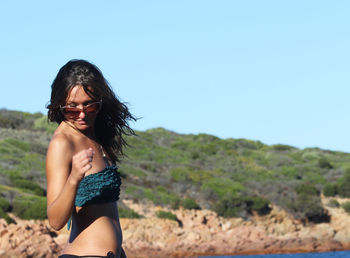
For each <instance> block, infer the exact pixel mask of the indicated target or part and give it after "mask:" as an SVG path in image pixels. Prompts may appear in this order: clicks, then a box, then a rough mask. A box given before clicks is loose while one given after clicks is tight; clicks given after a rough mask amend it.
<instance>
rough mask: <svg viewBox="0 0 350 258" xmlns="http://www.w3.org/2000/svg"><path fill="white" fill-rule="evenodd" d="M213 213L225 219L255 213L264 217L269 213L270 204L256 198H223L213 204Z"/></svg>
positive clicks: (265, 200)
mask: <svg viewBox="0 0 350 258" xmlns="http://www.w3.org/2000/svg"><path fill="white" fill-rule="evenodd" d="M213 209H214V211H215V212H216V213H217V214H218V215H219V216H223V217H226V218H230V217H239V216H243V217H244V216H245V215H251V214H252V213H253V211H254V212H257V213H258V214H259V215H266V214H268V213H269V212H270V211H271V208H270V202H269V201H268V200H267V199H264V198H261V197H258V196H231V197H228V196H227V197H225V198H223V199H221V200H219V201H218V202H217V203H215V204H214V207H213Z"/></svg>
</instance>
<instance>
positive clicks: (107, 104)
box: [47, 60, 136, 162]
mask: <svg viewBox="0 0 350 258" xmlns="http://www.w3.org/2000/svg"><path fill="white" fill-rule="evenodd" d="M77 85H81V86H82V87H83V89H84V91H85V92H86V93H87V94H88V95H89V96H90V97H91V98H93V99H94V100H96V101H99V100H102V108H101V110H100V111H99V113H98V115H97V117H96V120H95V128H94V129H95V136H96V138H97V140H98V141H99V143H100V144H101V145H102V146H103V148H104V149H105V150H106V151H107V153H108V155H109V157H110V158H111V159H112V161H113V162H116V161H120V156H123V154H124V153H123V147H124V146H126V145H127V143H126V141H125V136H126V135H135V133H134V131H133V130H132V129H131V128H130V126H129V123H128V121H130V120H133V121H136V118H135V117H134V116H133V115H132V114H131V113H130V112H129V110H128V108H127V106H126V105H125V104H124V103H122V102H120V101H119V100H118V98H117V97H116V95H115V94H114V92H113V91H112V89H111V88H110V86H109V84H108V82H107V80H106V79H105V78H104V77H103V75H102V72H101V71H100V70H99V69H98V68H97V67H96V66H95V65H93V64H91V63H89V62H87V61H85V60H71V61H69V62H68V63H67V64H65V65H64V66H63V67H62V68H61V69H60V70H59V72H58V74H57V76H56V78H55V79H54V81H53V83H52V85H51V99H50V103H49V104H48V105H47V108H48V109H49V111H48V119H49V120H50V121H51V122H56V123H58V124H60V123H61V122H62V121H64V120H65V118H64V115H63V113H62V112H61V110H60V106H64V105H65V103H66V99H67V96H68V94H69V92H70V91H71V89H72V88H73V87H74V86H77Z"/></svg>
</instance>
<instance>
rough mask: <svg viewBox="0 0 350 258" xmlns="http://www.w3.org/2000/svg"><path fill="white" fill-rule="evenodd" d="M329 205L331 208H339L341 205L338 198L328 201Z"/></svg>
mask: <svg viewBox="0 0 350 258" xmlns="http://www.w3.org/2000/svg"><path fill="white" fill-rule="evenodd" d="M327 206H329V207H331V208H339V207H340V203H339V202H338V201H337V200H336V199H331V200H329V202H328V203H327Z"/></svg>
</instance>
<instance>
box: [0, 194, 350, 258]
mask: <svg viewBox="0 0 350 258" xmlns="http://www.w3.org/2000/svg"><path fill="white" fill-rule="evenodd" d="M327 201H328V199H327V198H323V202H324V204H325V203H327ZM340 201H346V200H340ZM123 202H124V204H125V205H127V206H129V207H130V208H132V209H133V210H135V211H136V212H138V213H139V214H142V215H143V216H144V218H141V219H124V218H121V219H120V222H121V226H122V230H123V247H124V249H125V251H126V253H127V256H128V257H129V258H133V257H138V258H143V257H198V256H214V255H218V256H220V255H221V256H222V255H246V254H275V253H305V252H327V251H343V250H350V216H349V215H348V214H347V213H346V212H345V211H343V210H342V209H339V208H329V207H327V206H325V208H326V209H327V210H328V212H329V214H330V215H331V221H330V222H329V223H320V224H307V225H304V224H303V223H302V222H300V221H296V220H294V219H293V218H291V217H290V216H289V214H287V213H286V212H285V211H283V210H281V209H279V208H278V207H273V209H272V211H271V213H270V214H268V215H266V216H261V217H259V216H253V217H252V218H251V219H250V220H249V221H244V220H243V219H241V218H230V219H225V218H222V217H219V216H217V215H216V213H214V212H212V211H209V210H184V209H179V210H168V211H171V212H172V213H174V214H175V215H176V217H177V221H173V220H166V219H160V218H157V217H156V216H155V215H154V214H155V212H156V211H158V210H164V209H163V208H161V207H156V206H153V205H149V204H136V203H133V202H131V201H127V200H124V201H123ZM14 219H15V220H16V222H17V224H7V223H6V222H5V220H3V219H0V257H30V256H32V257H57V254H58V253H59V251H60V250H61V248H62V246H63V245H64V243H65V242H66V241H67V239H68V232H67V230H66V229H62V230H61V231H60V232H56V231H54V230H53V229H51V228H50V227H49V225H48V222H47V220H45V221H34V220H29V221H25V220H20V219H18V218H14Z"/></svg>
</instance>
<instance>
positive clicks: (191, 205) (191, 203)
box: [181, 198, 201, 210]
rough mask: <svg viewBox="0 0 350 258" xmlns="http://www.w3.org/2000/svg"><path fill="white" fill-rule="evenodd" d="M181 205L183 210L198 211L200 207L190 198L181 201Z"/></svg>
mask: <svg viewBox="0 0 350 258" xmlns="http://www.w3.org/2000/svg"><path fill="white" fill-rule="evenodd" d="M181 205H182V207H184V208H185V209H188V210H191V209H193V210H200V209H201V207H200V206H199V205H198V204H197V203H196V201H195V200H193V199H191V198H185V199H183V200H182V201H181Z"/></svg>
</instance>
